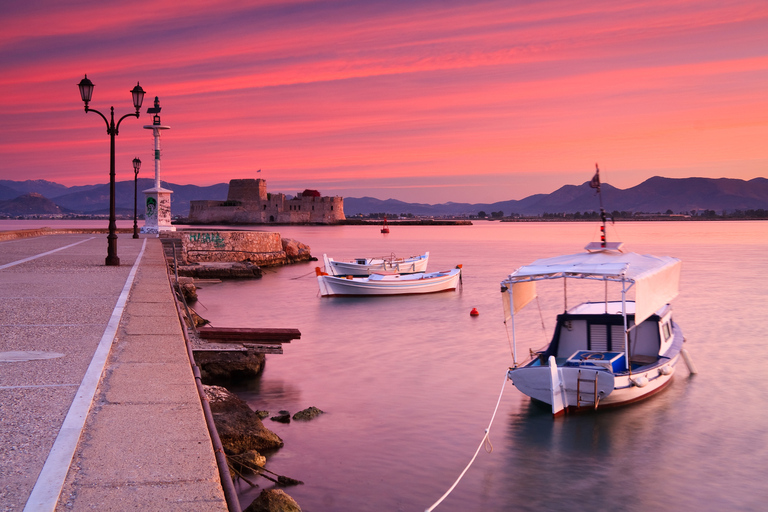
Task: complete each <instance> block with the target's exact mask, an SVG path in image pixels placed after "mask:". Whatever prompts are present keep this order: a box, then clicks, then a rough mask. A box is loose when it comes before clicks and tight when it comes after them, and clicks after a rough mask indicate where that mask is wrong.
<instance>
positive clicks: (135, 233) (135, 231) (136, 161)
mask: <svg viewBox="0 0 768 512" xmlns="http://www.w3.org/2000/svg"><path fill="white" fill-rule="evenodd" d="M139 168H141V159H140V158H139V157H136V158H134V159H133V238H139V225H138V224H137V223H136V214H137V211H136V210H137V207H136V201H137V200H138V197H137V194H138V182H139Z"/></svg>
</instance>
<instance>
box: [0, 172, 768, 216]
mask: <svg viewBox="0 0 768 512" xmlns="http://www.w3.org/2000/svg"><path fill="white" fill-rule="evenodd" d="M153 186H154V180H152V179H149V178H142V179H139V180H138V187H137V188H138V195H139V204H140V205H141V204H142V203H143V197H144V196H143V194H142V192H141V191H142V190H145V189H148V188H151V187H153ZM162 186H163V187H164V188H167V189H170V190H172V191H173V194H172V195H171V211H172V213H173V214H174V215H178V216H186V215H187V214H188V212H189V202H190V201H194V200H198V199H208V200H215V201H224V200H226V198H227V191H228V187H229V185H228V184H227V183H218V184H216V185H210V186H207V187H198V186H196V185H178V184H175V183H167V182H162ZM601 191H602V196H603V197H602V200H603V204H604V206H605V209H606V211H608V212H612V211H623V212H629V213H637V212H645V213H663V212H667V211H670V210H671V211H672V212H673V213H690V212H691V211H694V210H695V211H703V210H713V211H716V212H718V213H720V212H722V211H724V210H725V211H729V212H733V211H736V210H742V211H746V210H758V209H763V210H768V179H766V178H754V179H751V180H748V181H745V180H739V179H731V178H719V179H713V178H663V177H659V176H656V177H653V178H649V179H647V180H646V181H644V182H642V183H640V184H639V185H637V186H634V187H631V188H628V189H619V188H616V187H613V186H612V185H610V184H608V183H603V184H602V185H601ZM133 197H134V182H133V181H121V182H118V183H116V184H115V210H116V212H117V213H118V214H119V215H132V214H133ZM599 208H600V205H599V201H598V198H597V197H596V192H595V189H593V188H592V187H590V184H589V182H585V183H583V184H581V185H565V186H563V187H560V188H559V189H557V190H555V191H554V192H552V193H550V194H534V195H532V196H528V197H526V198H524V199H520V200H508V201H499V202H495V203H475V204H470V203H455V202H448V203H441V204H425V203H406V202H403V201H398V200H395V199H387V200H381V199H375V198H372V197H360V198H356V197H345V198H344V213H345V214H346V215H347V217H353V216H356V215H368V214H371V213H386V214H388V215H399V214H407V213H410V214H413V215H416V216H434V217H445V216H459V217H460V216H470V215H477V214H478V213H479V212H481V211H484V212H486V213H487V214H488V215H491V213H493V212H497V211H500V212H502V213H503V215H505V216H509V215H514V214H518V215H525V216H535V215H543V214H545V213H576V212H588V211H598V210H599ZM139 209H140V210H141V208H139ZM108 212H109V185H108V184H104V185H82V186H74V187H67V186H64V185H61V184H59V183H54V182H50V181H46V180H26V181H12V180H0V213H4V214H6V215H29V214H51V213H73V214H87V215H104V214H107V213H108Z"/></svg>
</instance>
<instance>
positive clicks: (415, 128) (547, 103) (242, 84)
mask: <svg viewBox="0 0 768 512" xmlns="http://www.w3.org/2000/svg"><path fill="white" fill-rule="evenodd" d="M6 10H7V12H5V13H4V16H3V17H2V20H0V29H1V30H0V58H2V60H3V62H4V63H6V64H5V69H4V73H3V74H2V76H0V102H2V106H3V111H4V113H5V115H4V116H3V117H2V120H0V153H1V156H2V159H1V160H0V161H1V162H2V163H1V164H0V174H1V175H2V176H1V177H2V178H5V179H19V178H18V176H25V177H29V178H40V179H50V180H52V181H58V182H61V183H65V184H68V185H75V184H85V183H96V182H104V181H106V179H107V177H106V175H105V171H104V169H105V164H106V163H108V162H107V157H108V154H107V151H108V138H107V136H106V133H104V125H103V121H101V120H100V119H99V118H98V117H97V116H96V115H95V114H88V115H85V114H84V113H83V112H82V102H81V101H80V100H79V96H78V93H77V88H76V87H75V84H76V83H77V82H78V81H79V80H80V79H81V78H82V75H83V73H88V76H89V78H91V79H92V80H93V82H94V83H95V84H96V88H95V91H94V98H93V101H92V104H91V106H92V107H93V108H97V109H99V110H101V111H102V112H104V113H108V110H109V106H112V105H114V106H115V109H116V113H118V114H119V115H122V114H125V113H128V112H130V111H131V101H130V94H129V93H128V90H129V89H130V88H132V87H133V86H134V85H135V83H136V81H140V82H141V85H142V86H143V87H144V89H146V90H147V92H148V95H147V98H146V99H145V107H146V106H147V105H149V104H151V102H152V99H153V98H154V96H156V95H157V96H159V97H160V100H161V104H162V106H163V113H162V116H163V122H164V123H165V124H168V125H170V126H171V127H172V129H171V130H170V131H168V132H165V133H164V134H163V142H162V144H163V161H162V177H163V179H167V180H169V181H174V182H179V183H195V184H200V185H205V184H211V183H216V182H222V181H227V180H229V179H231V178H244V177H255V171H256V170H257V169H259V168H261V169H263V172H262V174H261V175H260V176H261V177H264V178H266V179H267V180H268V181H269V187H270V190H275V191H277V190H280V191H286V192H295V191H296V190H301V189H304V188H308V187H309V188H316V189H319V190H321V192H322V193H324V194H327V195H332V194H337V193H338V194H340V195H341V194H345V195H363V194H362V193H352V194H350V193H349V191H364V190H365V191H367V192H366V193H365V194H364V195H370V196H375V197H381V198H382V199H386V198H388V197H394V198H397V199H403V200H409V201H411V200H419V201H421V202H443V201H449V200H453V201H468V202H481V201H482V202H486V201H496V200H503V199H511V198H520V197H523V196H525V195H529V194H532V193H537V192H550V191H552V190H554V189H555V188H557V187H559V186H561V185H563V184H566V183H580V182H583V181H585V180H586V179H588V178H589V175H590V172H591V169H592V166H593V165H594V162H595V161H599V162H601V167H602V168H603V169H604V174H605V179H606V180H607V181H609V182H611V183H612V184H615V185H617V186H620V187H627V186H632V185H635V184H637V183H639V182H641V181H643V180H644V179H646V178H648V177H650V176H654V175H665V176H671V177H680V176H711V177H721V176H728V177H737V178H745V179H749V178H753V177H755V176H761V175H763V176H764V175H765V169H766V164H768V155H767V154H766V151H765V149H764V147H765V144H764V140H765V137H766V125H767V124H768V104H766V102H765V100H764V98H765V91H766V90H768V87H766V86H767V85H768V35H766V34H768V30H767V29H768V4H766V3H764V2H754V1H735V2H728V3H723V2H715V1H696V2H694V1H685V0H678V1H674V0H673V1H664V2H662V1H644V2H643V1H638V2H635V1H620V2H615V1H613V2H609V1H598V2H591V3H584V2H577V1H566V0H553V1H528V2H509V1H499V2H495V1H489V2H466V1H453V2H451V1H448V2H446V1H440V2H438V1H433V2H404V1H396V2H386V3H380V2H365V1H316V2H310V1H306V2H301V1H296V2H278V1H274V2H267V1H265V2H251V1H243V2H214V1H193V2H148V1H139V2H137V3H133V4H128V5H112V4H109V3H103V2H90V1H85V2H76V3H74V4H72V3H68V4H67V5H60V3H59V2H53V1H44V0H43V1H32V2H12V5H10V6H8V8H7V9H6ZM149 123H150V120H149V118H148V117H147V116H146V115H142V117H141V119H139V120H136V119H126V120H125V121H124V123H123V125H122V126H121V129H120V135H119V137H118V142H117V149H118V172H119V173H120V168H121V167H122V169H123V171H122V173H123V179H128V178H129V177H132V176H129V175H132V171H130V160H131V159H132V158H133V157H134V156H136V155H139V156H142V158H143V155H146V156H147V158H151V147H152V146H151V144H152V141H151V136H150V133H151V132H149V131H148V130H143V129H141V126H143V125H144V124H149ZM120 178H121V177H120V175H119V176H118V179H120ZM25 179H26V178H25Z"/></svg>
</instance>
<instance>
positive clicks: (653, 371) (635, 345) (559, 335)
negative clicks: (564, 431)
mask: <svg viewBox="0 0 768 512" xmlns="http://www.w3.org/2000/svg"><path fill="white" fill-rule="evenodd" d="M598 172H599V171H598ZM598 183H599V182H598ZM598 186H599V185H598ZM601 214H602V218H603V226H602V236H601V242H594V243H591V244H589V245H587V247H586V251H587V252H585V253H578V254H571V255H565V256H558V257H554V258H546V259H540V260H537V261H534V262H533V263H531V264H529V265H526V266H523V267H520V268H518V269H517V270H516V271H514V272H513V273H512V274H510V275H509V276H508V277H507V278H506V279H504V280H503V281H502V282H501V291H502V297H503V302H504V312H505V324H507V325H508V326H509V325H510V324H511V326H512V339H513V348H512V359H513V363H514V366H513V367H511V368H510V369H509V370H508V371H507V377H508V378H509V379H510V380H511V381H512V383H513V384H514V385H515V387H516V388H517V389H519V390H520V391H521V392H523V393H524V394H526V395H528V396H530V397H531V398H533V399H534V400H538V401H540V402H544V403H546V404H549V405H550V406H551V408H552V414H553V415H559V414H561V413H563V412H565V411H573V410H579V409H597V408H598V407H599V408H605V407H610V406H616V405H623V404H628V403H631V402H635V401H637V400H642V399H644V398H647V397H649V396H651V395H653V394H654V393H656V392H658V391H661V390H662V389H663V388H664V387H665V386H667V385H668V384H669V383H670V382H671V381H672V376H673V375H674V373H675V367H676V365H677V363H678V362H679V358H680V356H681V354H682V355H683V359H684V360H685V363H686V364H687V365H688V368H689V370H690V371H691V373H695V369H694V367H693V365H692V363H691V361H690V358H689V356H688V355H687V352H686V351H685V350H684V349H683V341H684V339H683V333H682V331H681V329H680V327H679V326H678V325H677V324H676V323H675V322H674V321H673V320H672V308H671V306H670V305H669V301H671V300H672V299H673V298H674V297H675V296H677V294H678V287H679V282H680V267H681V262H680V260H679V259H677V258H672V257H668V256H666V257H658V256H650V255H640V254H635V253H625V252H623V244H621V243H620V242H615V243H608V242H606V241H605V212H604V211H603V210H602V208H601ZM553 279H562V280H563V281H566V283H567V284H564V285H563V289H564V294H565V295H566V296H565V298H564V300H565V304H566V307H565V308H564V310H565V312H564V313H562V314H560V315H558V316H557V325H556V327H555V332H554V335H553V337H552V341H551V342H550V343H549V345H547V346H546V347H545V348H543V349H542V350H540V351H538V352H533V351H531V354H530V357H529V358H528V359H527V360H526V361H523V362H522V363H521V364H518V362H517V350H516V340H515V328H514V320H515V316H516V315H517V314H518V312H519V311H520V310H522V309H523V308H524V307H525V306H526V305H527V304H528V303H530V302H531V301H532V300H533V299H534V298H536V296H537V295H536V282H537V281H544V280H546V281H550V280H553ZM577 281H580V282H585V281H603V282H604V283H605V287H604V288H605V296H604V297H602V298H601V299H602V300H600V301H598V302H583V303H580V304H578V305H576V306H574V307H571V308H568V307H567V304H568V301H567V289H568V288H569V287H573V285H571V283H572V282H577ZM611 283H615V284H614V285H613V286H614V287H615V288H618V291H619V292H620V300H617V299H618V297H619V295H618V294H616V295H615V297H616V298H615V299H614V300H609V299H608V293H609V284H611ZM568 285H570V286H568ZM630 291H632V292H633V294H634V298H633V299H632V300H630V298H629V297H628V294H629V292H630ZM614 293H616V292H614Z"/></svg>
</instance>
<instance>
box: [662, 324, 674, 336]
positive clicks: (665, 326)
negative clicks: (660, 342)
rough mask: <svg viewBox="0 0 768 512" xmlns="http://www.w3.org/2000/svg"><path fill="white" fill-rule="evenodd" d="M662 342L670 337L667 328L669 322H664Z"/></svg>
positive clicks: (669, 330) (670, 332)
mask: <svg viewBox="0 0 768 512" xmlns="http://www.w3.org/2000/svg"><path fill="white" fill-rule="evenodd" d="M663 329H664V341H666V340H668V339H669V337H670V336H672V330H671V329H670V328H669V322H664V327H663Z"/></svg>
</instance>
